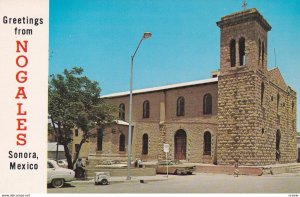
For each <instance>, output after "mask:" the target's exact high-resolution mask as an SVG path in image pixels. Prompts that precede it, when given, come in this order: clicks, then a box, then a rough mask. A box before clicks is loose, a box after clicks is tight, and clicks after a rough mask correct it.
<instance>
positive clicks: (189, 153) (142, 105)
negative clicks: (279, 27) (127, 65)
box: [85, 9, 297, 166]
mask: <svg viewBox="0 0 300 197" xmlns="http://www.w3.org/2000/svg"><path fill="white" fill-rule="evenodd" d="M217 25H218V27H219V28H220V30H221V43H220V70H219V71H218V72H213V73H212V78H210V79H206V80H199V81H194V82H187V83H181V84H173V85H168V86H161V87H154V88H148V89H142V90H136V91H134V95H133V126H134V129H133V139H132V157H133V159H135V158H141V159H142V160H147V161H149V160H160V159H164V158H165V154H164V152H163V144H164V143H167V144H169V145H170V153H169V157H170V159H175V160H183V161H186V162H197V163H211V164H212V163H214V164H220V165H232V164H233V163H235V161H238V162H239V163H240V164H241V165H251V166H256V165H267V164H275V163H290V162H296V154H297V153H296V150H297V149H296V147H297V137H296V136H297V132H296V92H295V91H294V90H293V89H292V88H291V87H290V86H288V85H287V84H286V83H285V81H284V79H283V77H282V75H281V74H280V71H279V69H278V68H273V69H270V70H268V68H267V65H268V64H267V61H268V36H267V34H268V31H270V30H271V26H270V25H269V23H268V22H267V21H266V20H265V19H264V18H263V16H262V15H261V14H260V13H259V12H258V11H257V10H256V9H249V10H245V11H241V12H237V13H233V14H230V15H227V16H224V17H222V18H221V20H220V21H219V22H217ZM199 47H208V46H199ZM102 98H104V99H105V101H106V102H108V103H112V104H114V105H116V106H119V109H120V112H119V119H120V120H122V123H124V122H125V123H126V122H128V116H127V115H128V110H129V92H123V93H115V94H110V95H106V96H103V97H102ZM95 132H96V131H95ZM97 132H98V133H97V138H95V139H93V140H91V142H90V143H88V144H86V147H85V149H88V150H89V151H88V152H86V155H87V156H88V157H89V159H92V160H101V159H107V158H118V159H124V160H126V156H127V140H128V137H127V136H128V125H127V123H126V124H121V125H120V124H119V123H116V124H115V125H114V126H112V127H107V128H105V129H103V130H102V131H97Z"/></svg>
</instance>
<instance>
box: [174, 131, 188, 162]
mask: <svg viewBox="0 0 300 197" xmlns="http://www.w3.org/2000/svg"><path fill="white" fill-rule="evenodd" d="M174 144H175V153H174V155H175V160H186V133H185V131H184V130H182V129H180V130H178V131H177V132H176V134H175V137H174Z"/></svg>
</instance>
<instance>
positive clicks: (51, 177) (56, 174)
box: [47, 160, 75, 188]
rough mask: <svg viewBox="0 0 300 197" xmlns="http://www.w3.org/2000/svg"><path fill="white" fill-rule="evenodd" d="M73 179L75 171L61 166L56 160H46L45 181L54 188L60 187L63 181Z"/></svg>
mask: <svg viewBox="0 0 300 197" xmlns="http://www.w3.org/2000/svg"><path fill="white" fill-rule="evenodd" d="M73 180H75V172H74V171H73V170H70V169H66V168H61V167H59V166H58V165H57V163H56V161H54V160H48V162H47V183H48V184H49V183H51V185H52V186H53V187H55V188H60V187H62V186H63V185H64V183H65V182H70V181H73Z"/></svg>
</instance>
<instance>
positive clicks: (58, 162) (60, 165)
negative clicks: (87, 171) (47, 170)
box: [57, 159, 68, 168]
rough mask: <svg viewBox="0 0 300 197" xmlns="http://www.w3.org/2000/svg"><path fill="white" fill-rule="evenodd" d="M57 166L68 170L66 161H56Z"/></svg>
mask: <svg viewBox="0 0 300 197" xmlns="http://www.w3.org/2000/svg"><path fill="white" fill-rule="evenodd" d="M57 165H58V166H59V167H62V168H68V162H67V160H66V159H60V160H57Z"/></svg>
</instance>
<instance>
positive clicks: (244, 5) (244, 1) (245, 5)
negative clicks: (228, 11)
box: [242, 0, 248, 10]
mask: <svg viewBox="0 0 300 197" xmlns="http://www.w3.org/2000/svg"><path fill="white" fill-rule="evenodd" d="M247 5H248V4H247V1H246V0H243V4H242V7H243V8H244V10H246V8H247Z"/></svg>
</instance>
